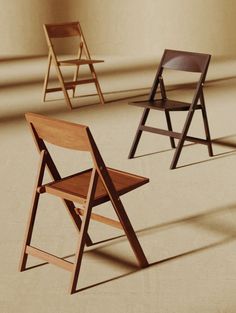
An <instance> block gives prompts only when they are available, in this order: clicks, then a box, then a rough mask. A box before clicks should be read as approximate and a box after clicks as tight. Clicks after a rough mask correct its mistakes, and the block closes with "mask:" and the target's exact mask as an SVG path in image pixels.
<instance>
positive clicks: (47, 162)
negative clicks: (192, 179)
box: [20, 113, 149, 293]
mask: <svg viewBox="0 0 236 313" xmlns="http://www.w3.org/2000/svg"><path fill="white" fill-rule="evenodd" d="M26 119H27V121H28V123H29V125H30V128H31V131H32V134H33V137H34V140H35V143H36V146H37V148H38V151H39V153H40V162H39V169H38V174H37V178H36V185H35V189H34V193H33V199H32V206H31V209H30V215H29V220H28V224H27V229H26V235H25V240H24V244H23V250H22V255H21V260H20V271H23V270H25V269H26V263H27V258H28V255H32V256H35V257H38V258H40V259H42V260H45V261H47V262H49V263H52V264H55V265H57V266H60V267H62V268H64V269H66V270H68V271H70V272H71V273H72V276H71V284H70V292H71V293H74V292H75V291H76V286H77V280H78V277H79V271H80V266H81V261H82V254H83V251H84V248H85V245H87V246H91V245H94V244H96V243H93V242H92V240H91V238H90V236H89V234H88V227H89V222H90V219H94V220H96V221H99V222H102V223H105V224H107V225H110V226H113V227H116V228H118V229H123V230H124V232H125V234H126V236H127V238H128V240H129V243H130V245H131V247H132V249H133V252H134V254H135V256H136V258H137V261H138V263H139V266H140V267H146V266H148V261H147V259H146V257H145V255H144V252H143V250H142V248H141V245H140V243H139V241H138V239H137V237H136V234H135V232H134V229H133V227H132V225H131V223H130V221H129V218H128V216H127V214H126V211H125V209H124V206H123V204H122V202H121V199H120V196H121V195H123V194H125V193H128V192H130V191H132V190H134V189H136V188H137V187H140V186H142V185H144V184H146V183H148V181H149V179H148V178H145V177H141V176H137V175H134V174H130V173H126V172H122V171H119V170H116V169H112V168H107V167H106V165H105V163H104V161H103V159H102V157H101V154H100V153H99V150H98V148H97V146H96V143H95V141H94V139H93V136H92V134H91V132H90V130H89V128H88V127H87V126H83V125H78V124H74V123H69V122H65V121H61V120H56V119H52V118H48V117H45V116H42V115H38V114H33V113H27V114H26ZM48 143H49V144H53V145H56V146H59V147H63V148H67V149H72V150H78V151H84V152H89V154H90V155H91V157H92V160H93V168H90V169H87V170H85V171H82V172H79V173H75V174H73V175H70V176H68V177H65V178H61V176H60V174H59V172H58V170H57V168H56V165H55V163H54V161H53V159H52V157H51V155H50V153H49V151H48V148H47V146H48ZM46 144H47V146H46ZM46 167H47V169H48V170H49V173H50V175H51V177H52V182H49V183H43V179H44V172H45V168H46ZM43 193H49V194H52V195H54V196H57V197H59V198H61V199H62V201H63V202H64V205H65V207H66V209H67V211H68V213H69V215H70V216H71V218H72V221H73V222H74V224H75V226H76V228H77V230H78V232H79V239H78V245H77V251H76V254H75V262H74V263H71V262H69V261H67V260H65V259H63V258H59V257H57V256H54V255H52V254H50V253H48V252H45V251H42V250H41V249H39V248H36V247H34V246H33V245H31V239H32V233H33V227H34V223H35V218H36V211H37V207H38V202H39V197H40V195H41V194H43ZM107 201H111V203H112V205H113V207H114V209H115V212H116V215H117V216H118V220H114V219H111V218H108V217H105V216H103V215H99V214H96V213H92V208H93V207H95V206H97V205H99V204H102V203H104V202H107ZM74 202H75V203H76V205H75V204H74Z"/></svg>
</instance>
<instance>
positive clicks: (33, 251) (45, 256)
mask: <svg viewBox="0 0 236 313" xmlns="http://www.w3.org/2000/svg"><path fill="white" fill-rule="evenodd" d="M25 252H26V253H27V254H30V255H32V256H35V257H37V258H40V259H42V260H44V261H47V262H48V263H51V264H54V265H57V266H59V267H61V268H64V269H65V270H67V271H69V272H72V270H73V267H74V264H73V263H72V262H69V261H66V260H63V259H62V258H59V257H57V256H55V255H53V254H50V253H48V252H45V251H43V250H40V249H38V248H35V247H32V246H26V251H25Z"/></svg>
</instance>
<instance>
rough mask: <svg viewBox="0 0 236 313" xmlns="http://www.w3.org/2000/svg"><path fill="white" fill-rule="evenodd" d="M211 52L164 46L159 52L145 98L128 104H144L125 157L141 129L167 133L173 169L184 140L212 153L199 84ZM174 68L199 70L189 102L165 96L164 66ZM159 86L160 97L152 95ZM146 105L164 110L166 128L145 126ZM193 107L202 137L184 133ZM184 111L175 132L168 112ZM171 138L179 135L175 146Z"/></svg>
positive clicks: (147, 111) (162, 133)
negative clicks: (180, 126) (172, 151)
mask: <svg viewBox="0 0 236 313" xmlns="http://www.w3.org/2000/svg"><path fill="white" fill-rule="evenodd" d="M210 58H211V56H210V55H209V54H202V53H193V52H186V51H176V50H165V51H164V54H163V56H162V59H161V62H160V65H159V67H158V70H157V73H156V77H155V80H154V83H153V86H152V89H151V92H150V94H149V98H148V100H147V101H135V102H132V103H130V104H132V105H135V106H139V107H144V111H143V115H142V117H141V120H140V123H139V126H138V129H137V132H136V135H135V138H134V141H133V144H132V146H131V149H130V152H129V156H128V158H129V159H131V158H133V157H134V155H135V152H136V149H137V146H138V144H139V141H140V138H141V135H142V132H143V131H146V132H151V133H155V134H160V135H164V136H168V137H170V143H171V147H172V148H176V150H175V154H174V157H173V160H172V163H171V166H170V168H171V169H175V168H176V166H177V163H178V160H179V156H180V153H181V150H182V148H183V145H184V142H185V141H190V142H195V143H200V144H204V145H207V146H208V152H209V156H213V151H212V144H211V137H210V131H209V126H208V120H207V113H206V107H205V100H204V95H203V85H204V82H205V78H206V74H207V69H208V65H209V62H210ZM165 69H168V70H178V71H187V72H194V73H199V80H198V82H197V83H196V89H195V93H194V96H193V99H192V102H191V103H186V102H181V101H176V100H170V99H168V98H167V95H166V89H165V84H164V79H163V76H164V75H163V74H164V70H165ZM158 87H159V88H160V89H159V90H160V93H161V98H160V99H155V95H156V92H157V90H158ZM150 109H154V110H160V111H164V112H165V117H166V121H167V127H168V130H165V129H160V128H156V127H150V126H146V125H145V123H146V121H147V118H148V115H149V112H150ZM195 110H201V112H202V117H203V123H204V129H205V134H206V139H202V138H196V137H191V136H188V135H187V134H188V131H189V127H190V124H191V121H192V118H193V114H194V112H195ZM174 111H175V112H177V111H178V112H179V111H187V112H188V113H187V117H186V120H185V123H184V126H183V129H182V132H181V133H180V132H175V131H173V130H172V123H171V118H170V112H174ZM174 138H177V139H179V141H178V145H177V147H176V146H175V141H174Z"/></svg>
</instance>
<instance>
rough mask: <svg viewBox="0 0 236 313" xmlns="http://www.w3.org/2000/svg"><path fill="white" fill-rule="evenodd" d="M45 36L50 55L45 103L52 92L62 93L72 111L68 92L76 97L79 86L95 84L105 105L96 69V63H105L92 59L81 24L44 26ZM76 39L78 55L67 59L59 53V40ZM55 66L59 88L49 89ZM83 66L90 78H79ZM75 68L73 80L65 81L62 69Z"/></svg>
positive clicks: (44, 92) (45, 85)
mask: <svg viewBox="0 0 236 313" xmlns="http://www.w3.org/2000/svg"><path fill="white" fill-rule="evenodd" d="M43 27H44V31H45V36H46V40H47V44H48V48H49V53H48V67H47V72H46V75H45V79H44V87H43V101H46V94H47V93H51V92H58V91H62V92H63V93H64V97H65V100H66V103H67V105H68V107H69V109H72V104H71V100H70V97H69V94H68V90H69V89H70V90H72V96H73V97H75V90H76V86H77V85H81V84H90V83H94V84H95V87H96V89H97V93H98V96H99V99H100V102H101V103H102V104H104V98H103V94H102V91H101V88H100V84H99V82H98V78H97V74H96V71H95V69H94V63H100V62H104V61H103V60H93V59H91V57H90V53H89V50H88V46H87V44H86V41H85V38H84V35H83V32H82V29H81V26H80V23H79V22H71V23H64V24H44V25H43ZM69 37H74V40H77V42H76V43H77V44H78V53H77V55H76V56H74V57H73V58H65V57H63V56H61V55H60V54H59V53H57V51H56V50H57V49H56V48H55V46H56V41H57V39H60V38H62V40H63V39H64V40H65V38H69ZM52 63H53V65H54V66H55V70H56V74H57V77H58V80H59V84H60V86H59V87H48V84H49V78H50V70H51V65H52ZM82 65H87V66H88V68H89V72H90V73H89V78H88V77H87V78H79V68H80V66H82ZM68 66H72V67H74V75H73V78H72V79H70V80H68V79H65V73H63V72H62V67H68Z"/></svg>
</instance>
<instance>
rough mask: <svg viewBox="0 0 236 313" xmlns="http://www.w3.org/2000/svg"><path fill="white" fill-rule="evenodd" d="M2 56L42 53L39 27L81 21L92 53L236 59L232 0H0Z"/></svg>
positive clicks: (235, 2)
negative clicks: (168, 51)
mask: <svg viewBox="0 0 236 313" xmlns="http://www.w3.org/2000/svg"><path fill="white" fill-rule="evenodd" d="M0 5H1V11H0V19H1V26H2V27H1V33H2V34H1V38H2V40H1V46H0V54H1V55H16V54H18V55H32V54H33V55H35V54H42V53H46V45H45V39H44V35H43V32H42V24H43V23H45V22H61V21H67V20H76V19H79V20H80V21H81V24H82V27H83V29H84V33H85V35H86V37H87V42H88V44H89V47H90V50H92V53H96V54H103V55H133V56H139V55H143V56H148V55H161V53H162V51H163V49H164V48H173V49H185V50H195V51H202V52H209V53H212V54H213V55H216V56H235V55H236V37H235V35H234V30H235V29H236V18H235V16H236V1H235V0H224V1H223V0H178V1H174V0H40V1H38V0H8V1H6V0H0Z"/></svg>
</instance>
